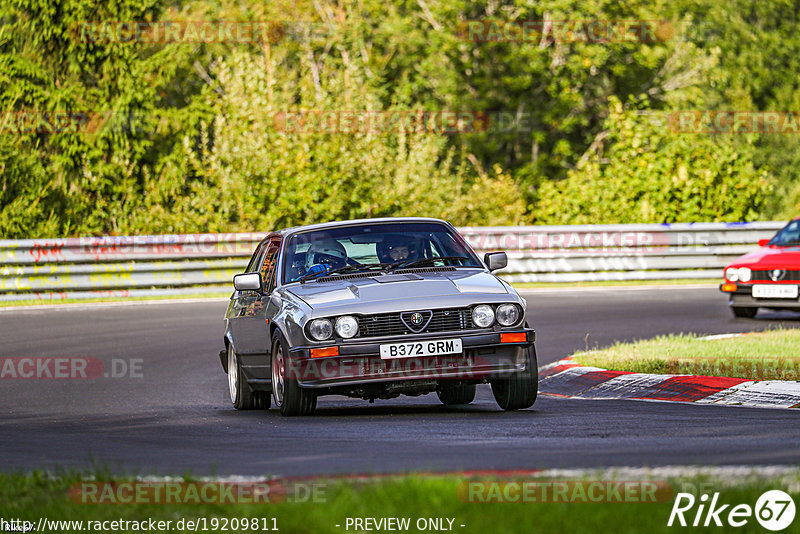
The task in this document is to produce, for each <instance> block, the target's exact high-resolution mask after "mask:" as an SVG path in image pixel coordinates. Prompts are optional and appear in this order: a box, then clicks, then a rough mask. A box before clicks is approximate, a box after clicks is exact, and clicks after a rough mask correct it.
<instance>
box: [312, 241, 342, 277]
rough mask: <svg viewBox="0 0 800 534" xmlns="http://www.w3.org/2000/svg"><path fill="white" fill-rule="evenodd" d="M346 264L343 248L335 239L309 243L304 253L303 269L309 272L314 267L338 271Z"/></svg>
mask: <svg viewBox="0 0 800 534" xmlns="http://www.w3.org/2000/svg"><path fill="white" fill-rule="evenodd" d="M346 264H347V252H346V251H345V250H344V246H343V245H342V244H341V243H339V242H338V241H336V240H335V239H330V238H328V239H323V240H322V241H317V242H316V243H311V246H310V247H308V250H307V251H306V261H305V268H306V272H307V273H308V272H310V271H311V268H312V267H314V266H315V265H327V269H325V270H331V269H338V268H339V267H344V266H345V265H346Z"/></svg>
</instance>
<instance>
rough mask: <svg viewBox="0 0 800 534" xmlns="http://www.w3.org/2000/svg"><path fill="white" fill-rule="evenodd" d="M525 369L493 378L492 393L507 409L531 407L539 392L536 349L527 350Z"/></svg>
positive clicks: (502, 406) (498, 402)
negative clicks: (504, 376) (500, 377)
mask: <svg viewBox="0 0 800 534" xmlns="http://www.w3.org/2000/svg"><path fill="white" fill-rule="evenodd" d="M525 360H526V361H525V363H526V365H525V370H524V371H523V372H521V373H515V374H514V375H512V376H510V377H509V378H502V379H495V380H492V381H491V383H492V393H493V394H494V400H496V401H497V404H498V405H499V406H500V407H501V408H502V409H503V410H506V411H510V410H521V409H524V408H530V407H531V406H533V403H534V402H536V395H537V393H538V392H539V367H538V363H537V361H536V349H535V348H534V347H533V346H532V345H531V347H530V348H529V349H528V350H526V351H525Z"/></svg>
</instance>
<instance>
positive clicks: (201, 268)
mask: <svg viewBox="0 0 800 534" xmlns="http://www.w3.org/2000/svg"><path fill="white" fill-rule="evenodd" d="M784 224H785V223H784V222H777V221H776V222H755V223H694V224H634V225H624V224H623V225H583V226H513V227H468V228H459V232H461V234H462V235H463V236H464V237H465V238H466V239H467V241H469V242H470V244H471V245H472V246H473V247H474V248H475V249H476V250H478V251H479V252H481V253H482V252H487V251H490V250H505V251H507V252H508V256H509V264H508V267H507V268H506V269H503V270H502V271H499V273H498V274H499V275H500V276H502V277H503V278H504V279H506V280H508V281H509V282H512V283H513V282H571V281H592V280H659V279H671V278H719V277H720V276H721V269H722V268H723V267H724V266H725V265H726V263H728V262H729V261H730V260H732V259H734V258H736V257H737V256H739V255H741V254H744V253H745V252H747V251H748V250H752V249H753V248H754V246H755V244H756V242H757V241H758V240H759V239H762V238H767V237H771V236H772V235H773V234H774V233H775V232H776V231H777V230H778V229H780V228H782V227H783V225H784ZM263 236H264V234H260V233H233V234H184V235H159V236H133V237H130V236H121V237H116V236H111V237H86V238H83V237H82V238H65V239H30V240H0V301H9V300H28V299H40V300H63V299H67V298H97V297H137V296H158V295H182V294H187V295H192V294H194V295H197V294H204V293H210V292H214V293H219V292H225V291H228V290H229V289H231V279H232V278H233V275H234V274H236V273H239V272H241V271H242V269H243V268H244V267H245V265H246V263H247V260H248V259H249V257H250V255H251V254H252V251H253V249H254V248H255V245H256V244H257V243H258V241H259V240H260V239H261V238H262V237H263Z"/></svg>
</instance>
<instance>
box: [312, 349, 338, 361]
mask: <svg viewBox="0 0 800 534" xmlns="http://www.w3.org/2000/svg"><path fill="white" fill-rule="evenodd" d="M338 355H339V347H325V348H324V349H311V357H312V358H326V357H328V356H338Z"/></svg>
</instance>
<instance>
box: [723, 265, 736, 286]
mask: <svg viewBox="0 0 800 534" xmlns="http://www.w3.org/2000/svg"><path fill="white" fill-rule="evenodd" d="M725 278H727V279H728V280H730V281H731V282H736V281H738V280H739V269H737V268H735V267H728V268H727V269H725Z"/></svg>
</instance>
